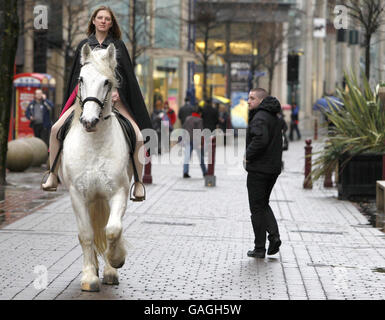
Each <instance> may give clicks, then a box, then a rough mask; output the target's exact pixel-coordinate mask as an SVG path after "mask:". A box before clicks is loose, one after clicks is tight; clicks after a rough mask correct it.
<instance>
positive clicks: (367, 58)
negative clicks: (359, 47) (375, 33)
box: [365, 34, 372, 81]
mask: <svg viewBox="0 0 385 320" xmlns="http://www.w3.org/2000/svg"><path fill="white" fill-rule="evenodd" d="M371 39H372V35H371V34H367V35H366V38H365V75H366V78H367V79H368V81H369V80H370V42H371Z"/></svg>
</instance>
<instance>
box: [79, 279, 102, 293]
mask: <svg viewBox="0 0 385 320" xmlns="http://www.w3.org/2000/svg"><path fill="white" fill-rule="evenodd" d="M82 291H87V292H99V291H100V284H99V281H97V282H91V283H89V282H84V283H82Z"/></svg>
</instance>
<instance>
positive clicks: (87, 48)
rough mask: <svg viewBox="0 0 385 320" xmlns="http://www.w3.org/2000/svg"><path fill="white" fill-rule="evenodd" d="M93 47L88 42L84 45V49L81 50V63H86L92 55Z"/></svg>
mask: <svg viewBox="0 0 385 320" xmlns="http://www.w3.org/2000/svg"><path fill="white" fill-rule="evenodd" d="M91 51H92V50H91V47H90V45H89V44H88V43H86V44H85V45H84V46H83V47H82V51H81V58H80V63H81V64H84V63H85V62H86V61H87V60H88V58H89V56H90V55H91Z"/></svg>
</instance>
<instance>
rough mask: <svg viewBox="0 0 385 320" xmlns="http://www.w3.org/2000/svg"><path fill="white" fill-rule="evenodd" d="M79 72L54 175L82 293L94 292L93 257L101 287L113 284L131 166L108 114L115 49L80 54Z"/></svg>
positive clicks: (115, 123) (121, 253) (120, 251)
mask: <svg viewBox="0 0 385 320" xmlns="http://www.w3.org/2000/svg"><path fill="white" fill-rule="evenodd" d="M81 64H82V68H81V71H80V77H79V91H78V99H77V101H76V104H77V105H76V107H75V113H74V118H73V121H72V124H71V127H70V129H69V131H68V134H67V136H66V139H65V141H64V146H63V155H62V166H61V172H60V176H61V177H62V181H63V182H64V184H65V185H66V187H67V188H68V190H69V192H70V196H71V202H72V207H73V210H74V212H75V215H76V220H77V225H78V231H79V241H80V244H81V246H82V249H83V255H84V262H83V275H82V279H81V288H82V290H83V291H99V290H100V282H99V266H98V258H97V256H98V254H99V255H101V256H102V257H103V258H104V260H105V264H106V265H105V268H104V273H103V283H105V284H118V283H119V280H118V272H117V270H116V269H117V268H121V267H122V266H123V264H124V261H125V256H126V250H125V245H124V244H125V241H124V239H123V237H122V217H123V215H124V212H125V210H126V205H127V199H128V196H129V191H130V181H131V177H132V168H131V169H129V167H131V166H129V160H130V156H129V148H128V145H127V143H126V140H125V137H124V133H123V130H122V129H121V126H120V124H119V122H118V119H116V117H115V115H114V114H113V112H112V100H111V90H112V89H114V88H116V87H117V85H118V83H117V80H116V78H115V73H114V70H115V68H116V65H117V62H116V50H115V47H114V45H110V46H109V47H108V48H107V49H100V50H96V51H95V50H94V51H92V50H91V48H90V47H89V45H88V44H86V45H84V46H83V48H82V51H81Z"/></svg>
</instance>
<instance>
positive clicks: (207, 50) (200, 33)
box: [189, 2, 223, 101]
mask: <svg viewBox="0 0 385 320" xmlns="http://www.w3.org/2000/svg"><path fill="white" fill-rule="evenodd" d="M218 14H219V13H218V11H217V10H216V8H215V7H214V5H213V3H209V2H206V3H205V5H204V6H199V5H198V6H196V7H195V8H194V17H193V19H192V20H190V21H189V23H190V24H191V25H192V26H194V27H195V28H196V34H197V37H199V38H200V39H202V42H203V46H202V47H200V46H195V49H196V51H195V54H196V57H197V59H198V61H199V62H200V63H201V64H202V69H203V85H202V91H203V100H204V101H206V100H207V98H208V96H209V90H208V85H207V83H208V81H207V80H208V72H209V60H210V58H211V57H212V56H213V55H214V54H216V53H217V52H218V51H220V50H222V49H223V48H222V47H220V46H215V45H214V44H212V43H211V42H210V40H212V39H215V37H216V36H218V35H217V34H216V32H217V30H218V28H219V27H220V26H221V25H222V24H223V23H222V22H220V21H219V19H218ZM222 19H223V17H222ZM189 41H192V42H194V43H193V44H194V45H195V41H196V39H189Z"/></svg>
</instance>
